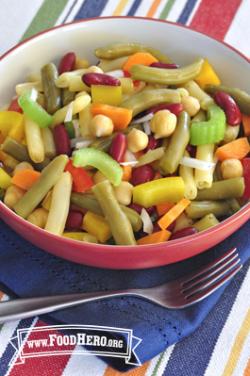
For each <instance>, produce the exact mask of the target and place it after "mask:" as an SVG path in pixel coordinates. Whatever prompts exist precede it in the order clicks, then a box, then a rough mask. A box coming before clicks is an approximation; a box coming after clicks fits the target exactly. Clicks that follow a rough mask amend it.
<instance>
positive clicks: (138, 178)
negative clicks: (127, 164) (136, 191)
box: [131, 165, 154, 185]
mask: <svg viewBox="0 0 250 376" xmlns="http://www.w3.org/2000/svg"><path fill="white" fill-rule="evenodd" d="M153 178H154V170H153V168H152V167H151V166H150V165H144V166H140V167H137V168H134V169H133V171H132V177H131V184H133V185H139V184H143V183H146V182H147V181H150V180H153Z"/></svg>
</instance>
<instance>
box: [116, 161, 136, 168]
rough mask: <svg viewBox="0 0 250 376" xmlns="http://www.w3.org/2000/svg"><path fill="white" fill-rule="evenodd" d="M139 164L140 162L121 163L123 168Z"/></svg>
mask: <svg viewBox="0 0 250 376" xmlns="http://www.w3.org/2000/svg"><path fill="white" fill-rule="evenodd" d="M137 164H138V161H130V162H120V165H121V166H132V167H133V166H136V165H137Z"/></svg>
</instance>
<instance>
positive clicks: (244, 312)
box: [0, 0, 250, 376]
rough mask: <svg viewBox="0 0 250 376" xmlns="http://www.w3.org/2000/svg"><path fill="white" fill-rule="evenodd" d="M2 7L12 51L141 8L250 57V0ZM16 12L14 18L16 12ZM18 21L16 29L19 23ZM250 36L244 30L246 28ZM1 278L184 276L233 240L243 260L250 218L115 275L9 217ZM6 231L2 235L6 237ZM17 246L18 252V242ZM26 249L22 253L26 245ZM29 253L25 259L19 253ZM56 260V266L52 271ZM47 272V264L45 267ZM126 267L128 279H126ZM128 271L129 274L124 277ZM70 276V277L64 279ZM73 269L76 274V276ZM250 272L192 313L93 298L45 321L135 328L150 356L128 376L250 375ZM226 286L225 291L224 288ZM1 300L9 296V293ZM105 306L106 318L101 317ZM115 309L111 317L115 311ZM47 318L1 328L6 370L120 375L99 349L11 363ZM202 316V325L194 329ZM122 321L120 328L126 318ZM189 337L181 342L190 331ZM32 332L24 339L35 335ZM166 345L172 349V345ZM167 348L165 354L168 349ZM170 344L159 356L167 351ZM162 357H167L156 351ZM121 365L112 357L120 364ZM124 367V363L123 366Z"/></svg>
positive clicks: (4, 44)
mask: <svg viewBox="0 0 250 376" xmlns="http://www.w3.org/2000/svg"><path fill="white" fill-rule="evenodd" d="M2 5H3V7H2V9H1V12H0V21H1V22H0V35H1V36H5V38H2V37H1V39H3V40H1V44H0V52H1V53H2V52H5V50H7V49H8V48H10V47H11V46H12V45H14V44H15V43H17V42H18V41H19V40H20V39H23V38H26V37H28V36H30V35H32V34H34V33H36V32H38V31H40V30H43V29H45V28H47V27H51V26H53V25H57V24H61V23H65V22H70V21H72V20H73V19H81V18H87V17H97V16H107V15H131V16H133V15H135V16H147V17H155V18H161V19H168V20H171V21H177V22H180V23H183V24H184V23H185V24H187V25H189V26H190V27H192V28H194V29H196V30H200V31H203V32H205V33H207V34H210V35H211V36H213V37H216V38H219V39H224V40H225V41H227V42H228V43H230V44H232V45H234V46H235V47H236V48H238V49H239V50H241V51H242V52H243V53H245V54H247V55H248V56H250V46H249V43H248V39H249V38H247V35H248V36H250V27H249V22H248V19H247V14H249V10H250V4H249V1H248V0H245V1H238V0H230V2H227V6H226V7H225V2H223V1H216V0H202V1H195V0H188V1H184V0H177V1H173V0H168V1H160V0H154V1H149V0H147V1H146V0H144V1H140V0H139V1H138V0H134V1H126V0H125V1H124V0H121V1H102V0H85V1H83V0H75V1H73V0H71V1H67V0H57V1H56V2H52V1H49V0H45V1H42V0H33V1H32V5H30V2H29V1H28V0H21V1H20V0H19V1H16V0H12V1H11V2H9V1H7V0H2ZM8 15H11V17H8ZM13 25H15V27H13ZM243 33H244V34H243ZM0 226H1V227H0V234H1V243H0V282H2V283H3V284H4V285H3V286H2V290H4V291H5V292H9V293H11V292H15V293H16V294H17V295H18V296H32V295H43V294H50V293H63V292H66V291H68V292H69V291H77V289H80V288H81V289H83V290H86V291H91V290H96V289H103V288H112V287H114V284H113V283H114V280H115V286H116V288H117V287H124V280H125V281H127V282H126V283H127V286H131V287H132V286H133V287H134V286H136V287H139V286H150V285H153V284H157V283H160V282H163V281H166V280H167V279H168V278H169V279H171V277H174V276H177V275H178V273H182V270H183V268H184V270H186V269H187V268H188V270H191V269H190V268H191V267H192V266H193V265H195V264H199V263H203V262H205V261H207V260H208V259H210V257H213V254H214V253H215V254H218V253H219V252H221V251H223V250H227V249H228V248H229V247H230V245H231V244H232V245H233V246H238V247H239V250H240V252H241V256H242V258H243V259H246V258H247V255H249V246H248V244H249V243H248V239H247V236H246V235H247V234H248V233H249V224H247V225H246V226H244V227H243V228H242V229H241V230H240V231H239V232H238V233H237V234H236V235H234V236H233V237H232V238H230V239H227V241H226V242H224V243H223V244H222V245H220V246H219V247H217V248H216V249H215V250H214V251H210V252H206V253H205V254H204V255H202V256H198V257H196V258H195V263H194V261H193V260H188V261H186V262H185V263H181V264H180V265H178V266H169V267H164V268H158V269H157V270H148V271H139V272H138V271H136V272H134V271H131V272H112V276H111V273H110V272H108V271H100V270H96V269H94V268H88V267H81V266H78V265H73V264H70V263H68V262H64V261H62V260H58V259H56V258H54V257H52V256H49V255H47V254H46V253H44V252H42V251H40V250H38V249H35V247H33V246H31V245H30V244H28V243H27V242H25V241H24V240H22V239H21V238H19V237H18V236H17V235H15V234H14V233H13V232H12V231H11V230H9V229H8V228H7V227H6V226H5V225H4V224H1V225H0ZM3 236H4V239H3ZM16 246H17V249H16ZM20 250H21V251H20ZM21 255H22V256H21ZM47 265H50V268H49V270H48V268H46V266H47ZM45 269H46V270H45ZM121 273H122V274H124V278H123V277H121ZM125 273H127V274H125ZM65 276H67V278H66V282H67V284H66V283H63V282H65ZM68 276H70V278H69V277H68ZM249 282H250V271H249V265H248V264H247V263H246V265H245V267H244V268H243V270H242V271H241V272H240V273H239V274H238V275H237V276H236V278H235V279H234V280H233V282H232V283H231V284H230V285H229V286H228V287H227V288H226V289H225V291H224V292H223V294H222V291H221V290H220V291H218V292H217V293H216V294H214V295H213V296H212V297H211V298H209V299H208V300H207V301H204V302H202V303H200V304H199V305H197V306H195V307H192V308H189V309H188V310H184V311H179V312H176V311H171V312H170V311H166V310H164V309H163V308H160V307H156V306H152V304H150V303H147V302H144V301H138V300H135V299H132V298H130V299H129V300H127V299H126V301H124V300H123V299H120V298H119V299H118V300H114V299H112V300H110V301H107V302H98V303H91V304H87V305H86V306H84V307H77V308H74V309H68V310H65V311H64V312H58V313H56V314H54V315H53V316H50V317H48V316H44V317H43V318H42V319H43V320H44V322H45V323H47V322H48V323H49V322H51V323H52V322H54V320H56V322H60V323H61V322H69V323H71V324H72V323H75V322H77V323H79V322H80V323H84V324H87V323H92V324H93V323H95V324H97V325H110V326H115V325H117V326H122V325H123V327H131V328H133V329H134V330H135V333H134V334H135V335H138V337H140V338H143V342H142V344H143V343H145V346H142V344H141V345H140V346H138V349H137V350H138V351H137V353H138V356H139V358H140V359H141V361H142V362H144V361H146V360H148V359H151V358H152V357H153V356H155V355H156V356H155V357H154V358H153V359H152V360H151V361H149V362H146V363H144V364H143V365H142V366H141V367H139V368H137V369H135V370H132V371H130V372H129V373H127V374H128V375H157V376H158V375H181V376H182V375H183V376H184V375H197V376H200V375H211V376H212V375H219V376H220V375H225V376H226V375H235V376H240V375H248V374H249V373H250V360H249V359H250V335H249V327H250V310H249V301H250V296H249ZM223 290H224V288H223ZM1 295H2V299H7V297H6V295H3V294H1ZM96 312H98V317H97V315H96ZM111 313H112V314H111ZM44 322H43V321H41V320H40V319H39V318H32V319H27V320H22V321H20V322H10V323H7V324H4V325H3V326H2V328H1V331H0V358H1V360H0V375H1V376H2V375H3V376H5V375H7V374H8V375H15V374H16V375H21V376H22V375H29V374H33V375H34V374H35V375H38V376H40V375H96V376H99V375H105V376H109V375H118V374H120V372H118V371H114V370H113V369H112V368H111V367H109V366H108V367H107V366H106V363H105V362H103V361H102V360H100V359H99V358H96V357H93V356H77V355H74V353H76V352H77V348H72V349H71V350H72V351H73V354H72V356H70V355H69V356H58V357H47V358H45V359H44V358H35V359H28V360H26V362H25V364H24V365H18V366H14V367H8V363H9V360H10V359H11V357H12V356H13V354H14V349H13V347H12V346H11V344H10V343H9V340H10V338H11V337H13V336H14V335H15V333H16V330H17V329H18V328H27V327H30V328H32V327H39V326H42V325H44ZM201 322H202V324H201V325H200V326H199V329H198V330H196V331H194V332H193V330H194V329H195V328H196V327H197V326H198V325H199V324H200V323H201ZM118 324H119V325H118ZM191 332H192V334H190V335H189V336H188V337H186V338H185V339H183V340H182V341H180V342H178V343H177V344H174V343H175V342H176V341H177V340H178V339H180V338H182V337H183V336H186V335H187V334H189V333H191ZM31 338H32V334H28V335H27V338H26V340H28V339H31ZM166 348H167V349H166ZM164 349H166V350H165V351H163V350H164ZM161 351H163V352H162V353H161V354H159V352H161ZM158 354H159V355H158ZM113 365H114V364H113ZM115 366H117V364H115Z"/></svg>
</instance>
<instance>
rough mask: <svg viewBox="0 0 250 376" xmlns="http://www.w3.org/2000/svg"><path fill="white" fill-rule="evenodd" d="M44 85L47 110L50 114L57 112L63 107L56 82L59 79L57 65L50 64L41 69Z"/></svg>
mask: <svg viewBox="0 0 250 376" xmlns="http://www.w3.org/2000/svg"><path fill="white" fill-rule="evenodd" d="M41 76H42V85H43V91H44V99H45V109H46V110H47V112H48V113H49V114H53V113H54V112H56V111H57V110H58V109H59V108H60V105H61V95H60V94H61V92H60V89H58V87H56V84H55V81H56V80H57V78H58V72H57V68H56V66H55V64H53V63H49V64H46V65H44V66H43V67H42V69H41Z"/></svg>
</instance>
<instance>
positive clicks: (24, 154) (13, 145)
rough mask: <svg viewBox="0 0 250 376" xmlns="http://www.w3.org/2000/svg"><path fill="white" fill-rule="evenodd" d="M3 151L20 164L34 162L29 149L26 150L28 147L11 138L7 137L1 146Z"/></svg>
mask: <svg viewBox="0 0 250 376" xmlns="http://www.w3.org/2000/svg"><path fill="white" fill-rule="evenodd" d="M1 149H2V151H4V152H5V153H7V154H10V155H11V156H12V157H14V158H15V159H17V160H18V161H20V162H32V161H31V159H30V157H29V153H28V149H27V148H26V146H25V145H22V144H20V143H19V142H17V141H16V140H14V139H13V138H11V137H6V139H5V140H4V142H3V144H2V146H1Z"/></svg>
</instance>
